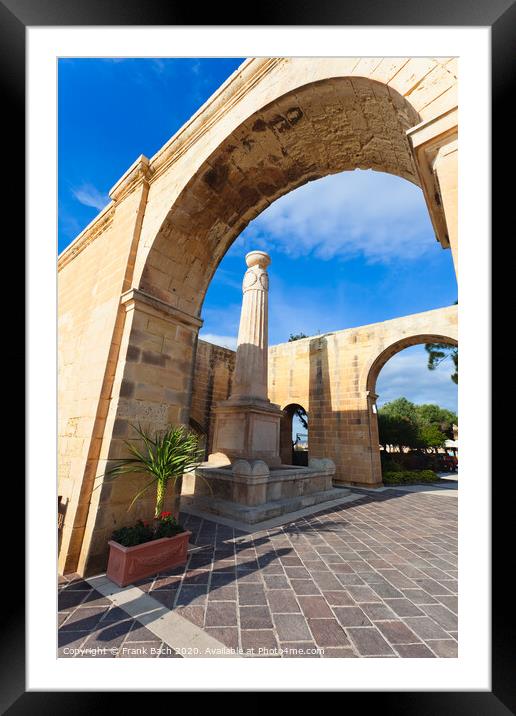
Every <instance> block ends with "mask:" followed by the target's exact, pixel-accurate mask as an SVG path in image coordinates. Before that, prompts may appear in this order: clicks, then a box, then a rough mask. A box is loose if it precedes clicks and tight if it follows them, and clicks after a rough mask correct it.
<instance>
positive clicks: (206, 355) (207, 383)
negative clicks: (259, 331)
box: [190, 340, 235, 453]
mask: <svg viewBox="0 0 516 716" xmlns="http://www.w3.org/2000/svg"><path fill="white" fill-rule="evenodd" d="M234 367H235V351H232V350H230V349H229V348H223V347H222V346H216V345H213V344H212V343H207V342H206V341H202V340H199V341H198V343H197V354H196V357H195V371H194V379H193V388H192V405H191V409H190V419H191V420H192V421H195V423H194V427H195V426H196V425H198V426H199V427H200V429H201V430H202V431H203V432H204V434H205V435H206V437H207V440H206V449H207V452H208V453H209V452H210V451H211V446H212V438H213V434H212V432H213V422H212V421H211V420H210V411H211V409H212V406H213V404H214V403H216V402H217V401H218V400H226V399H227V398H229V395H230V392H231V382H232V377H233V370H234Z"/></svg>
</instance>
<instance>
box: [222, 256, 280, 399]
mask: <svg viewBox="0 0 516 716" xmlns="http://www.w3.org/2000/svg"><path fill="white" fill-rule="evenodd" d="M245 261H246V264H247V266H248V269H247V271H246V272H245V275H244V280H243V283H242V291H243V299H242V311H241V314H240V327H239V330H238V343H237V352H236V359H235V371H234V374H233V387H232V391H231V396H230V398H229V400H230V401H231V402H233V401H239V402H240V401H242V400H246V401H247V400H250V399H251V400H264V401H267V400H268V398H267V356H268V328H267V324H268V294H269V277H268V275H267V266H268V265H269V264H270V262H271V259H270V257H269V255H268V254H266V253H265V251H251V252H250V253H248V254H247V255H246V257H245Z"/></svg>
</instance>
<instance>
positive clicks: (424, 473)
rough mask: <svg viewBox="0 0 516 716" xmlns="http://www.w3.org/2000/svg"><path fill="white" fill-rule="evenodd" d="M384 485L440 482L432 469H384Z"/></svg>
mask: <svg viewBox="0 0 516 716" xmlns="http://www.w3.org/2000/svg"><path fill="white" fill-rule="evenodd" d="M382 479H383V483H384V485H414V484H417V483H421V482H423V483H426V482H441V480H440V478H439V477H437V475H436V474H435V472H434V471H433V470H403V471H400V472H392V471H386V472H384V473H383V476H382Z"/></svg>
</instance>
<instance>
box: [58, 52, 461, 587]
mask: <svg viewBox="0 0 516 716" xmlns="http://www.w3.org/2000/svg"><path fill="white" fill-rule="evenodd" d="M456 68H457V62H456V60H455V59H454V58H408V57H405V58H391V57H389V58H349V57H346V58H252V59H249V60H246V61H245V62H244V63H243V64H242V65H241V67H240V68H238V70H237V71H236V72H235V73H234V74H233V75H232V76H231V77H230V78H229V79H228V80H227V82H225V83H224V85H223V86H222V87H221V88H220V89H219V90H218V91H217V92H216V93H215V94H214V95H213V96H212V97H211V98H210V99H209V100H208V102H206V104H205V105H203V107H201V108H200V110H199V111H198V112H197V113H196V114H195V115H194V116H193V117H192V119H191V120H190V121H189V122H187V123H186V125H185V126H184V127H183V128H181V130H180V131H179V132H178V133H177V134H176V135H175V136H174V137H172V138H171V140H170V141H169V142H167V143H166V144H165V145H164V146H163V147H162V148H161V149H160V150H159V151H158V152H157V153H156V154H155V155H154V157H152V158H151V159H150V160H149V159H147V158H146V157H143V156H140V157H139V158H138V159H137V160H136V162H135V163H134V164H133V165H132V166H131V167H130V168H129V169H128V170H127V172H125V174H124V175H123V176H122V177H121V178H120V180H119V181H118V182H117V183H116V184H115V186H114V187H113V188H112V189H111V191H110V198H111V202H110V204H109V205H108V206H107V207H106V208H105V209H104V210H103V211H102V212H101V213H100V214H99V215H98V216H97V217H96V219H94V221H93V222H92V223H91V224H90V225H89V226H88V227H87V228H86V229H85V230H84V231H83V232H81V234H79V236H78V237H77V238H76V239H75V240H74V242H73V243H72V244H71V245H70V247H69V248H68V249H67V250H66V251H65V252H64V253H63V254H62V255H61V256H60V259H59V278H60V280H59V301H60V313H61V314H62V315H61V322H62V327H61V328H60V343H61V344H62V355H63V357H64V360H63V364H64V365H63V366H62V367H61V368H60V371H61V373H62V374H63V375H61V374H60V377H61V380H60V385H61V392H62V393H63V395H60V423H62V427H60V445H61V447H60V451H61V452H62V454H63V455H66V460H64V461H62V464H61V465H60V470H61V472H62V475H61V476H60V481H61V482H62V485H63V492H60V493H59V494H62V495H64V496H67V497H69V498H70V504H69V506H68V509H67V514H66V519H65V525H64V537H63V542H62V546H61V551H60V565H61V567H62V569H63V570H66V571H68V570H71V571H79V572H80V573H81V574H85V573H87V572H89V573H94V572H95V571H96V570H97V571H101V570H102V569H103V568H104V567H105V558H106V543H107V539H108V538H109V535H110V533H111V530H112V528H113V525H114V521H115V520H117V524H118V525H120V524H122V523H123V522H124V520H127V519H128V518H127V514H126V512H127V510H126V506H127V504H128V502H129V501H130V499H131V497H132V494H131V491H130V485H129V486H124V483H123V482H122V481H118V484H116V485H115V486H113V490H112V491H111V490H110V489H109V486H107V485H105V484H103V482H102V474H103V471H104V470H105V468H106V466H107V464H108V463H109V462H110V461H111V460H113V459H117V458H118V457H120V456H122V454H123V450H124V440H125V438H126V437H127V435H128V426H129V425H130V423H131V422H134V421H135V420H138V419H145V420H148V421H150V422H151V423H152V424H153V426H154V427H155V428H161V427H164V426H165V425H167V424H170V423H184V424H188V420H189V416H190V403H191V395H192V380H193V367H194V364H195V354H196V350H197V334H198V330H199V327H200V325H201V323H202V322H201V320H200V318H199V316H200V312H201V308H202V303H203V300H204V296H205V292H206V288H207V286H208V284H209V282H210V280H211V278H212V276H213V273H214V272H215V270H216V268H217V266H218V264H219V262H220V261H221V259H222V257H223V256H224V254H225V252H226V251H227V249H228V248H229V247H230V245H231V243H232V242H233V241H234V239H235V238H236V237H237V236H238V234H239V233H240V232H241V231H242V230H243V229H244V228H245V226H247V224H248V223H249V222H250V221H251V220H252V219H253V218H255V217H256V216H257V215H258V214H259V213H260V212H261V211H263V210H264V209H265V208H266V207H267V206H268V205H269V204H270V203H272V202H273V201H274V200H275V199H277V198H279V197H280V196H282V195H283V194H285V193H287V192H289V191H291V190H293V189H295V188H297V187H299V186H301V185H302V184H304V183H306V182H308V181H312V180H315V179H318V178H321V177H323V176H326V175H328V174H332V173H337V172H340V171H346V170H352V169H355V168H370V169H374V170H378V171H387V172H390V173H394V174H397V175H398V176H401V177H404V178H406V179H408V180H409V181H412V182H414V183H416V184H420V185H421V186H422V189H423V192H424V195H425V200H426V202H427V205H428V206H429V210H430V213H431V216H432V221H433V224H434V228H435V229H436V236H437V238H438V239H439V241H441V244H442V245H443V246H444V247H445V248H446V247H448V246H450V245H451V247H452V250H453V246H454V244H453V241H452V239H456V229H455V228H453V227H454V226H455V224H456V175H457V172H456V157H457V141H456V134H457V118H456V115H457V112H456V107H457V69H456ZM443 148H444V149H443ZM444 150H446V151H444ZM439 152H440V153H439ZM436 153H437V154H436ZM434 205H435V206H436V207H437V208H435V209H434V208H432V207H433V206H434ZM433 212H434V213H435V216H434V213H433ZM441 214H442V215H443V216H444V219H443V216H441ZM448 218H449V219H450V221H449V222H448ZM448 224H450V225H448ZM444 225H445V226H444ZM443 226H444V228H445V229H446V230H447V233H450V226H452V231H451V235H450V241H449V242H448V236H447V234H446V232H445V231H444V228H443ZM454 259H455V253H454ZM81 344H82V345H92V344H94V345H95V353H94V355H93V356H92V355H90V353H89V352H88V353H86V352H84V351H81V350H78V349H77V348H76V347H77V346H80V345H81ZM63 376H64V378H65V380H64V379H63ZM68 386H74V389H73V390H70V389H69V387H68ZM77 386H80V390H79V389H77ZM64 393H66V395H64ZM309 407H310V410H312V408H311V406H309ZM312 416H313V417H314V416H315V414H314V412H313V411H312ZM314 434H315V433H314ZM94 486H98V487H100V488H101V489H94Z"/></svg>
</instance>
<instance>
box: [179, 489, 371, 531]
mask: <svg viewBox="0 0 516 716" xmlns="http://www.w3.org/2000/svg"><path fill="white" fill-rule="evenodd" d="M359 497H360V495H354V494H353V493H352V492H351V490H349V489H348V488H343V487H336V488H332V489H330V490H324V491H322V492H313V493H312V494H309V495H299V496H296V497H290V498H286V499H283V500H274V501H271V502H266V503H265V504H262V505H256V506H252V507H251V506H248V505H240V504H237V503H235V502H229V501H227V500H221V499H219V498H213V497H193V496H186V495H185V496H182V497H181V511H182V512H186V513H187V514H192V515H196V516H198V517H203V518H204V519H208V520H213V521H214V522H218V521H220V522H221V523H222V524H228V525H230V526H234V527H238V528H239V529H243V530H245V531H255V530H259V529H267V528H269V527H275V526H278V525H280V524H284V523H285V522H292V521H293V520H295V519H297V518H299V517H304V516H305V515H306V514H313V513H314V512H318V511H321V510H324V509H327V508H328V507H334V506H338V505H339V504H341V503H343V502H350V501H354V500H356V499H358V498H359Z"/></svg>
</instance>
